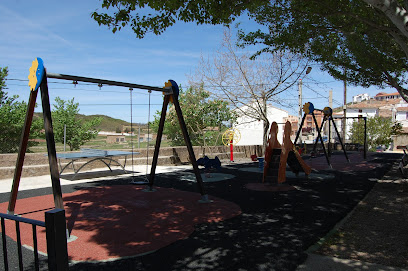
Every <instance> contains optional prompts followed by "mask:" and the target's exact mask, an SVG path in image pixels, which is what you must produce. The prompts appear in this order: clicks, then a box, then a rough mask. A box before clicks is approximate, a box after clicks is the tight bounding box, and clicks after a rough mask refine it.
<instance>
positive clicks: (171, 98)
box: [7, 58, 210, 215]
mask: <svg viewBox="0 0 408 271" xmlns="http://www.w3.org/2000/svg"><path fill="white" fill-rule="evenodd" d="M47 78H53V79H60V80H70V81H73V82H74V83H78V82H88V83H95V84H98V86H100V87H101V86H102V85H111V86H119V87H126V88H129V90H131V91H132V90H133V89H141V90H147V91H149V92H151V91H160V92H162V93H163V94H164V99H163V106H162V110H161V116H160V122H159V128H158V131H157V139H156V144H155V149H154V154H153V160H152V166H151V170H150V176H149V182H148V183H147V185H148V189H147V191H154V189H153V185H154V180H155V173H156V166H157V161H158V157H159V151H160V145H161V139H162V135H163V129H164V122H165V119H166V112H167V108H168V106H169V103H170V102H171V103H172V104H173V105H174V108H175V110H176V113H177V117H178V121H179V124H180V129H181V131H182V133H183V137H184V141H185V143H186V146H187V150H188V153H189V157H190V161H191V164H192V166H193V170H194V174H195V177H196V180H197V186H198V190H199V192H200V194H201V200H200V202H204V203H207V202H210V201H209V200H208V195H207V194H206V193H205V190H204V185H203V180H202V177H201V174H200V172H199V169H198V164H197V160H196V158H195V154H194V150H193V146H192V144H191V140H190V136H189V134H188V132H187V127H186V124H185V121H184V118H183V114H182V111H181V108H180V104H179V101H178V94H179V88H178V85H177V83H176V82H175V81H173V80H169V81H168V82H166V83H165V86H164V88H160V87H154V86H146V85H139V84H132V83H125V82H118V81H111V80H104V79H97V78H89V77H82V76H74V75H66V74H58V73H47V72H46V69H45V67H44V64H43V61H42V59H41V58H36V59H35V60H34V61H33V63H32V66H31V67H30V74H29V76H28V79H29V86H30V89H31V91H30V98H29V102H28V106H27V113H26V117H25V121H24V126H23V131H22V135H21V140H20V147H19V152H18V156H17V161H16V166H15V171H14V177H13V183H12V188H11V193H10V198H9V204H8V209H7V213H8V214H11V215H14V210H15V205H16V201H17V194H18V188H19V184H20V179H21V173H22V170H23V164H24V158H25V154H26V151H27V144H28V139H29V135H30V127H31V124H32V120H33V115H34V108H35V102H36V99H37V93H38V89H40V90H41V103H42V109H43V120H44V130H45V137H46V143H47V152H48V162H49V168H50V175H51V184H52V191H53V196H54V205H55V208H58V209H64V204H63V200H62V190H61V182H60V173H59V170H58V163H57V154H56V148H55V139H54V132H53V127H52V118H51V106H50V99H49V92H48V83H47ZM132 152H133V149H132ZM132 164H133V161H132Z"/></svg>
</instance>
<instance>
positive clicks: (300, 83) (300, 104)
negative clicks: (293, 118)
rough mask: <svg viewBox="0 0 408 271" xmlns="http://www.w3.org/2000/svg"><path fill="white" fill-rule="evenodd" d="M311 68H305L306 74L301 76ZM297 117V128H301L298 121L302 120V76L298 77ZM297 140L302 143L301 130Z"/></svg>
mask: <svg viewBox="0 0 408 271" xmlns="http://www.w3.org/2000/svg"><path fill="white" fill-rule="evenodd" d="M311 70H312V67H307V69H306V74H305V75H304V76H303V78H304V77H305V76H306V75H308V74H309V73H310V71H311ZM298 87H299V119H298V129H301V127H300V123H301V122H302V105H303V102H302V88H303V82H302V78H300V79H299V84H298ZM299 139H300V140H299V142H301V143H302V131H301V132H300V133H299Z"/></svg>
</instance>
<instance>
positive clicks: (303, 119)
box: [293, 114, 306, 146]
mask: <svg viewBox="0 0 408 271" xmlns="http://www.w3.org/2000/svg"><path fill="white" fill-rule="evenodd" d="M305 119H306V114H305V115H304V116H303V118H302V121H301V122H300V126H299V130H298V131H297V133H296V138H295V141H294V142H293V145H295V146H296V142H297V140H298V138H299V136H300V134H301V131H302V127H303V123H304V122H305ZM300 144H302V141H300Z"/></svg>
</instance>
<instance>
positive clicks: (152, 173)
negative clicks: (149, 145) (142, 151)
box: [149, 95, 170, 191]
mask: <svg viewBox="0 0 408 271" xmlns="http://www.w3.org/2000/svg"><path fill="white" fill-rule="evenodd" d="M169 101H170V95H165V96H164V100H163V107H162V111H161V115H160V121H159V129H158V131H157V137H156V145H155V147H154V154H153V161H152V167H151V169H150V176H149V190H150V191H153V185H154V178H155V175H156V166H157V160H158V158H159V151H160V144H161V139H162V136H163V129H164V121H165V120H166V112H167V106H168V104H169Z"/></svg>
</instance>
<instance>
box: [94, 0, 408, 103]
mask: <svg viewBox="0 0 408 271" xmlns="http://www.w3.org/2000/svg"><path fill="white" fill-rule="evenodd" d="M102 8H104V9H106V10H108V11H107V12H98V11H95V12H94V13H93V14H92V17H93V18H94V19H95V20H96V21H97V22H98V23H99V24H103V25H106V26H108V27H110V28H111V30H112V31H113V32H116V31H118V30H120V29H122V28H123V27H127V26H130V27H131V28H132V29H133V31H134V32H135V34H136V36H137V37H139V38H143V37H144V36H145V35H146V33H149V32H153V33H154V34H161V33H162V32H163V31H165V30H166V29H167V28H168V27H170V26H171V25H173V24H175V23H176V21H184V22H196V23H197V24H230V23H231V22H233V21H234V20H235V19H236V18H237V17H238V16H240V15H242V14H244V13H245V14H248V15H249V17H250V18H251V19H252V20H254V21H255V22H257V23H258V24H259V25H260V29H259V30H258V31H254V32H244V31H241V33H240V39H241V44H242V45H251V44H261V45H263V46H264V48H263V49H262V50H260V51H259V52H258V53H262V52H265V51H274V50H277V49H279V50H290V51H292V52H296V53H303V54H305V55H306V56H308V57H309V58H310V60H313V61H316V62H318V63H320V64H322V68H323V69H324V70H326V71H327V72H328V73H329V74H331V75H332V76H333V77H334V78H336V79H339V80H347V82H349V83H351V84H355V85H361V86H365V87H368V86H370V85H376V86H380V87H382V86H391V87H393V88H395V89H396V90H397V91H398V92H399V93H400V94H401V96H402V97H403V98H404V99H405V100H406V101H408V90H407V88H406V85H407V83H408V81H407V75H406V70H407V58H408V24H407V22H408V12H407V10H408V4H407V3H406V1H403V0H341V1H328V0H326V1H321V0H308V1H304V0H288V1H285V0H272V1H266V0H241V1H225V0H221V1H214V0H198V1H196V0H195V1H192V0H184V1H183V0H166V1H164V0H162V1H156V0H155V1H152V0H143V1H142V0H140V1H138V0H122V1H117V0H104V1H103V3H102ZM261 26H262V27H261ZM261 28H262V30H261ZM265 29H266V30H265Z"/></svg>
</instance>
